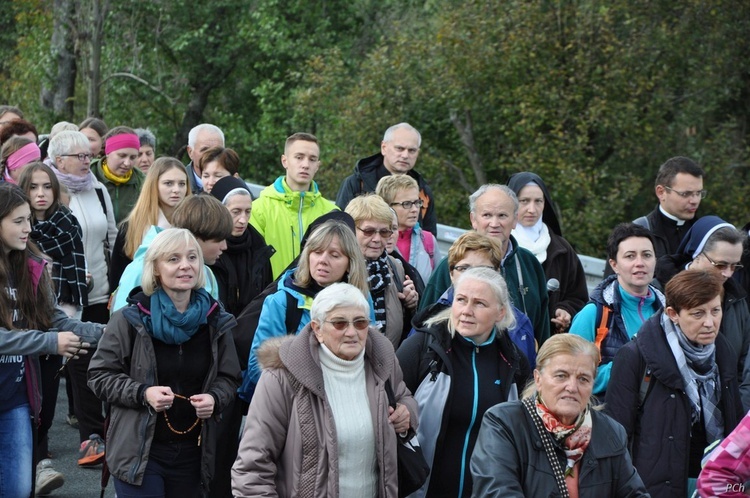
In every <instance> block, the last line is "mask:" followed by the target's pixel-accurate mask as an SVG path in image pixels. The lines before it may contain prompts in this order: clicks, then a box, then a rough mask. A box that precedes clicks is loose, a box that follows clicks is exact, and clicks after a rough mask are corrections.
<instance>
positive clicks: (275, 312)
mask: <svg viewBox="0 0 750 498" xmlns="http://www.w3.org/2000/svg"><path fill="white" fill-rule="evenodd" d="M336 282H346V283H349V284H351V285H353V286H354V287H356V288H357V289H359V290H360V291H362V293H363V294H364V295H365V296H369V288H368V286H367V270H366V269H365V261H364V258H363V257H362V254H361V253H360V252H359V246H358V245H357V239H356V238H355V237H354V234H353V233H352V231H351V229H350V228H349V227H348V226H347V225H346V223H344V222H341V221H334V220H331V221H326V222H325V223H323V224H322V225H320V226H319V227H318V228H317V229H315V231H313V232H312V235H310V237H309V238H308V239H307V242H306V243H305V247H304V249H302V254H300V258H299V263H298V266H297V268H296V269H292V270H287V271H285V272H284V273H282V275H281V277H280V278H279V280H278V290H277V291H276V292H275V293H274V294H271V295H270V296H268V297H267V298H266V299H265V301H264V302H263V309H262V310H261V312H260V318H259V320H258V328H257V329H256V330H255V336H254V337H253V343H252V346H251V348H250V358H249V360H248V365H247V373H246V375H245V381H244V383H243V387H242V388H241V389H240V391H241V392H242V391H243V390H244V391H247V389H248V388H249V389H252V386H254V385H255V384H257V382H258V379H259V378H260V366H259V364H258V358H257V351H258V348H259V347H260V346H261V344H263V343H264V342H265V341H267V340H268V339H270V338H272V337H283V336H285V335H287V334H298V333H299V332H300V331H301V330H302V329H303V328H304V327H305V325H307V324H308V323H309V322H310V307H311V306H312V303H313V299H314V298H315V296H316V295H317V294H318V292H320V291H321V290H323V289H324V288H325V287H328V286H329V285H331V284H333V283H336ZM290 304H292V305H294V306H296V307H297V309H299V310H300V311H299V321H298V322H295V323H294V324H292V325H295V327H294V329H293V330H287V324H286V322H287V319H286V317H287V314H289V313H293V311H291V310H289V309H288V308H289V305H290Z"/></svg>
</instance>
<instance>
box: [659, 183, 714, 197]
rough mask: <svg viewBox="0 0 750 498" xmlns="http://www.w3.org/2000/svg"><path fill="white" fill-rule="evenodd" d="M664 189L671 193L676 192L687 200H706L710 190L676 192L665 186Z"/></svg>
mask: <svg viewBox="0 0 750 498" xmlns="http://www.w3.org/2000/svg"><path fill="white" fill-rule="evenodd" d="M664 188H665V189H667V190H669V191H670V192H674V193H675V194H677V195H679V196H680V197H683V198H685V199H689V198H691V197H700V198H701V199H705V198H706V196H707V195H708V190H684V191H680V190H675V189H673V188H672V187H667V186H666V185H664Z"/></svg>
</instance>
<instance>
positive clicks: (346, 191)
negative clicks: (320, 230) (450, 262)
mask: <svg viewBox="0 0 750 498" xmlns="http://www.w3.org/2000/svg"><path fill="white" fill-rule="evenodd" d="M421 145H422V136H421V135H420V134H419V132H418V131H417V129H416V128H414V127H413V126H412V125H410V124H409V123H399V124H395V125H393V126H391V127H390V128H388V129H387V130H386V131H385V134H384V135H383V141H382V142H381V144H380V152H378V153H377V154H375V155H372V156H370V157H366V158H364V159H360V160H359V161H357V164H356V165H355V166H354V174H353V175H350V176H348V177H347V178H346V179H345V180H344V182H343V183H342V184H341V188H340V189H339V193H338V195H337V196H336V205H337V206H338V207H339V208H341V209H346V205H347V204H349V201H351V200H352V199H353V198H355V197H357V196H358V195H361V194H364V193H374V192H375V189H376V188H377V185H378V181H380V179H381V178H383V177H385V176H388V175H409V176H410V177H412V178H414V180H416V182H417V184H418V185H419V199H420V200H421V201H422V205H421V206H420V209H419V224H420V226H421V227H422V228H423V229H424V230H427V231H428V232H431V233H432V234H433V235H437V216H436V214H435V206H434V197H433V194H432V189H431V188H430V186H429V185H427V182H426V181H425V179H424V178H423V177H422V175H420V174H419V173H418V172H417V171H415V170H414V165H415V164H416V163H417V157H419V148H420V147H421Z"/></svg>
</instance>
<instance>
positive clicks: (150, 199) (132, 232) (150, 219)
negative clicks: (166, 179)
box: [122, 157, 190, 259]
mask: <svg viewBox="0 0 750 498" xmlns="http://www.w3.org/2000/svg"><path fill="white" fill-rule="evenodd" d="M173 169H179V170H181V171H182V172H183V173H185V182H186V184H187V193H186V194H185V197H187V196H188V195H190V181H189V179H188V177H187V171H186V170H185V166H184V165H183V164H182V163H181V162H180V160H179V159H175V158H174V157H160V158H159V159H157V160H156V161H154V164H152V165H151V167H150V168H149V170H148V173H147V174H146V180H145V181H144V182H143V189H142V190H141V194H140V195H139V196H138V201H136V203H135V206H133V210H132V211H131V212H130V214H129V215H128V217H127V218H125V220H123V222H122V223H125V222H127V224H128V231H127V233H126V234H125V245H124V247H123V252H124V253H125V255H126V256H127V257H129V258H130V259H133V255H134V254H135V251H136V250H137V249H138V247H139V246H140V245H141V242H143V234H144V233H145V232H146V230H148V228H149V227H151V226H152V225H156V224H157V223H158V221H159V209H160V207H159V178H161V176H162V175H163V174H164V173H167V172H168V171H172V170H173ZM167 221H169V222H170V223H172V220H171V216H167Z"/></svg>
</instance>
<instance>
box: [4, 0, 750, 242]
mask: <svg viewBox="0 0 750 498" xmlns="http://www.w3.org/2000/svg"><path fill="white" fill-rule="evenodd" d="M11 4H12V8H10V9H4V10H3V13H2V14H0V27H1V28H3V34H2V35H1V36H3V37H4V38H3V39H4V40H5V41H6V43H5V44H3V48H2V49H0V50H2V57H0V60H2V62H0V95H1V96H2V97H3V99H4V100H5V101H8V102H10V103H16V104H19V105H21V106H22V108H23V109H24V110H26V111H27V112H28V113H29V115H30V116H31V117H32V119H34V120H36V121H37V122H38V123H41V127H42V128H44V127H46V126H49V125H51V124H52V123H51V122H49V121H51V117H50V116H47V115H45V114H44V113H43V112H42V111H41V110H40V108H39V105H38V95H39V89H40V87H41V83H42V82H43V81H44V78H48V77H50V76H51V74H52V73H51V72H50V71H51V69H50V67H51V65H50V60H51V59H50V44H49V38H50V35H51V30H52V17H51V15H50V14H49V13H48V12H47V11H45V10H44V8H43V6H44V5H45V4H44V3H43V2H41V0H13V1H12V2H11ZM112 9H113V10H112V11H111V12H110V15H109V17H108V18H107V23H106V28H105V32H106V39H105V45H104V47H103V53H104V58H103V71H102V75H103V83H102V110H103V114H104V117H105V119H106V120H107V122H108V123H109V124H110V125H114V124H120V123H126V124H132V125H134V126H149V127H150V128H151V129H152V130H154V131H155V132H156V133H157V136H158V138H159V139H160V145H159V147H158V148H159V149H160V152H167V151H169V152H170V153H175V152H177V150H178V149H179V147H180V146H182V145H184V144H185V133H186V127H189V126H192V124H195V123H197V122H212V123H215V124H217V125H218V126H220V127H222V128H223V129H224V130H225V133H226V136H227V143H228V145H229V146H231V147H233V148H235V149H236V150H237V151H238V152H239V154H240V157H241V158H242V159H243V166H242V168H243V169H242V174H243V176H245V177H246V178H248V179H251V180H253V181H255V182H258V183H269V182H270V181H272V180H273V178H275V177H276V176H277V175H279V174H280V173H281V168H280V166H279V156H280V155H281V153H282V147H283V142H284V139H285V137H286V136H287V135H289V134H291V133H293V132H296V131H309V132H312V133H315V134H316V135H317V136H318V137H319V139H320V140H321V157H322V161H323V165H322V167H321V170H320V172H319V173H318V176H317V180H318V182H319V184H320V186H321V189H322V191H323V193H324V194H325V195H327V196H328V197H334V196H335V195H336V191H337V190H338V186H339V185H340V183H341V181H342V180H343V178H344V177H345V176H347V175H349V174H350V173H351V172H352V167H353V166H354V164H355V162H356V161H357V159H359V158H362V157H365V156H369V155H370V154H372V153H374V152H376V151H377V150H378V149H379V145H380V140H381V138H382V134H383V132H384V130H385V129H386V128H387V127H388V126H390V125H392V124H394V123H397V122H401V121H408V122H410V123H412V124H413V125H415V126H416V127H417V128H418V129H419V130H420V131H421V132H422V136H423V144H422V149H421V152H420V157H419V161H418V163H417V168H418V169H419V171H420V172H421V173H422V174H423V175H424V176H425V177H426V178H428V179H429V182H430V184H431V185H432V186H433V189H434V190H435V192H436V196H437V199H438V202H437V210H438V219H439V220H440V221H441V222H442V223H446V224H452V225H458V226H463V227H468V226H469V223H468V214H467V207H466V201H467V197H468V194H469V193H470V192H471V191H473V190H474V189H475V188H477V187H478V186H479V185H480V184H482V183H485V182H494V183H505V181H506V180H507V178H508V176H509V175H510V174H512V173H515V172H517V171H523V170H531V171H534V172H536V173H538V174H540V175H541V176H542V177H543V178H544V179H545V181H546V182H547V184H548V186H549V187H550V190H551V193H552V196H553V198H554V199H555V201H556V203H557V204H558V205H559V207H560V210H561V212H562V215H563V222H564V223H563V228H564V230H565V234H566V236H567V238H568V239H569V240H570V241H571V242H572V243H573V244H574V245H575V246H576V248H577V249H578V250H579V251H581V252H583V253H587V254H592V255H600V256H601V255H602V254H603V246H604V241H605V240H606V236H607V234H608V232H609V231H610V229H611V227H612V226H613V225H615V224H616V223H618V222H620V221H622V220H628V219H633V218H635V217H637V216H640V215H642V214H644V213H646V212H647V211H649V210H651V209H652V208H653V206H654V204H655V202H656V201H655V197H654V195H653V179H654V176H655V173H656V169H657V168H658V166H659V165H660V164H661V163H663V162H664V161H665V160H666V159H667V158H669V157H671V156H675V155H686V156H690V157H693V158H695V159H696V160H698V161H699V162H700V163H701V164H702V165H703V166H704V167H705V169H706V171H707V179H706V182H705V184H706V187H707V188H708V189H709V191H710V195H709V197H708V198H706V199H705V200H704V204H703V207H702V209H701V211H702V212H703V213H716V214H718V215H720V216H724V217H725V218H726V219H728V220H729V221H732V222H733V223H735V224H739V225H741V224H744V223H745V222H746V221H747V220H746V217H747V214H746V209H744V199H745V197H746V196H747V194H748V183H747V178H746V176H747V175H748V174H749V173H748V162H747V159H748V130H749V129H750V60H749V59H748V58H747V56H746V54H747V53H748V48H750V47H749V45H750V41H748V37H747V33H748V32H750V4H747V3H746V2H745V3H743V2H735V1H729V0H708V1H699V0H687V1H685V2H679V3H676V2H671V1H667V0H655V1H644V0H613V1H610V2H599V1H595V0H568V1H557V2H551V1H549V0H532V1H523V0H508V1H505V2H497V1H495V0H465V1H461V2H458V1H455V0H425V1H421V2H418V1H415V0H410V1H407V2H403V1H400V2H397V1H395V0H385V1H378V2H376V1H374V0H354V1H349V2H344V1H341V0H325V1H323V2H302V1H300V0H292V1H290V2H281V1H279V0H253V1H252V2H242V1H240V0H217V1H214V2H209V3H205V2H204V3H195V2H187V1H186V0H173V1H172V0H170V1H167V0H157V1H146V0H128V1H126V2H120V3H118V4H116V5H113V6H112ZM10 13H12V17H11V14H10ZM12 40H15V41H16V43H15V45H14V44H13V42H12ZM8 61H12V62H8ZM85 95H86V92H85V88H84V85H83V81H81V84H80V85H79V90H77V92H76V104H75V105H76V107H75V109H76V114H77V117H78V118H83V117H84V116H83V115H82V113H83V112H85V109H86V102H85Z"/></svg>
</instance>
